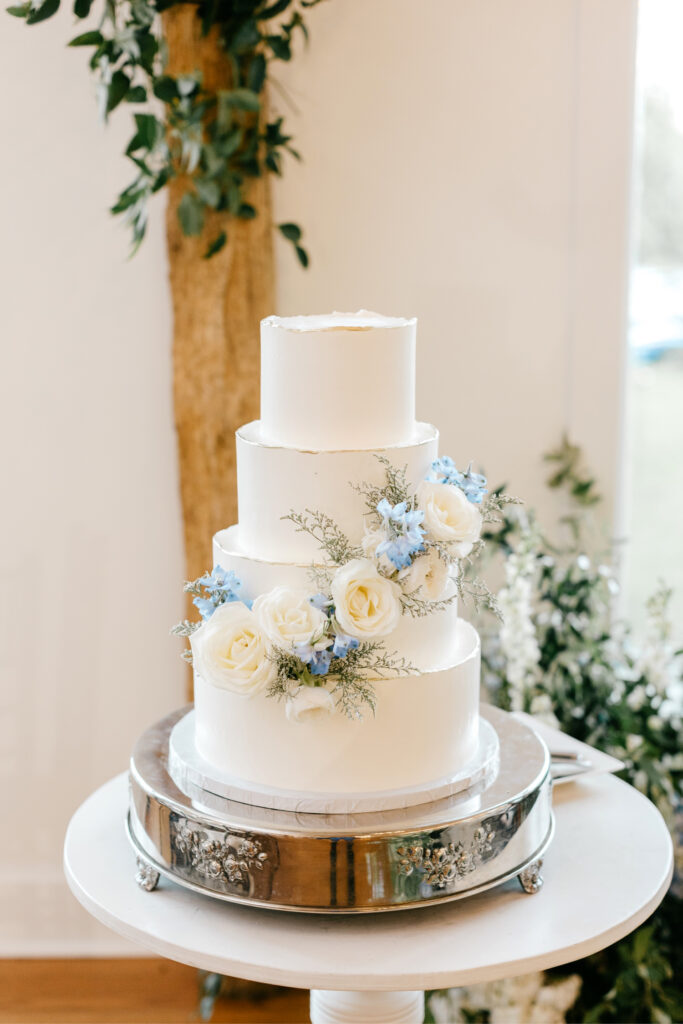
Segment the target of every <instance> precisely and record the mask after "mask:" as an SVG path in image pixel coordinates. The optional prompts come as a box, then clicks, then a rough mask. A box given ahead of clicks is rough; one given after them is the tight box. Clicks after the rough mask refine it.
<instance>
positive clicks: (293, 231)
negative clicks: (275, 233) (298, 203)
mask: <svg viewBox="0 0 683 1024" xmlns="http://www.w3.org/2000/svg"><path fill="white" fill-rule="evenodd" d="M278 228H279V229H280V231H281V233H282V234H283V235H284V236H285V238H286V239H287V240H288V241H289V242H299V241H300V240H301V228H300V227H299V225H298V224H278Z"/></svg>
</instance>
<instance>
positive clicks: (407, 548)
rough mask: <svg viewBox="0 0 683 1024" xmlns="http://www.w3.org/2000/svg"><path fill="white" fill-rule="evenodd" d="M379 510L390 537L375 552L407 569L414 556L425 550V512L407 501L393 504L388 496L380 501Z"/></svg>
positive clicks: (399, 567) (393, 563)
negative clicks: (410, 505)
mask: <svg viewBox="0 0 683 1024" xmlns="http://www.w3.org/2000/svg"><path fill="white" fill-rule="evenodd" d="M377 511H378V513H379V514H380V516H381V517H382V520H383V525H384V528H385V529H386V531H387V533H388V537H387V539H386V540H384V541H382V543H381V544H379V545H378V546H377V550H376V552H375V553H376V554H377V555H386V556H387V558H388V559H389V561H390V562H391V563H392V565H393V566H394V567H395V568H396V569H406V568H407V567H408V566H409V565H410V562H411V559H412V556H413V555H415V554H417V553H418V552H420V551H424V550H425V546H424V543H423V537H424V534H425V531H424V527H423V526H422V520H423V519H424V512H422V511H421V510H420V509H409V508H408V505H407V503H406V502H405V501H401V502H399V503H398V504H397V505H393V506H392V505H391V504H390V502H389V501H387V499H386V498H382V500H381V501H380V502H379V503H378V505H377Z"/></svg>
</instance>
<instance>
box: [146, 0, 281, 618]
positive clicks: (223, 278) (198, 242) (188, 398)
mask: <svg viewBox="0 0 683 1024" xmlns="http://www.w3.org/2000/svg"><path fill="white" fill-rule="evenodd" d="M164 31H165V35H166V39H167V41H168V52H169V63H168V69H169V73H170V74H172V75H178V74H188V73H193V72H195V71H198V72H200V73H201V74H202V76H203V81H204V83H205V85H206V87H207V88H209V89H215V88H221V87H227V86H229V85H230V66H229V63H228V61H227V59H226V57H225V53H224V51H223V50H222V48H221V46H220V43H219V39H218V35H217V33H216V32H215V31H212V32H211V33H209V35H208V36H206V37H202V35H201V32H200V22H199V19H198V18H197V16H196V9H195V8H194V7H193V6H191V5H186V4H179V5H177V6H175V7H172V8H170V10H168V11H167V12H166V13H165V14H164ZM186 184H187V182H186V180H185V179H183V178H177V179H174V180H173V181H171V182H170V184H169V202H168V214H167V238H168V254H169V272H170V281H171V293H172V301H173V318H174V326H173V366H174V385H173V386H174V402H175V421H176V428H177V432H178V452H179V463H180V490H181V500H182V509H183V521H184V539H185V561H186V572H187V578H188V579H195V578H196V577H197V576H199V575H201V573H202V572H204V570H205V569H207V568H210V567H211V538H212V537H213V534H214V533H215V532H216V531H217V530H219V529H222V528H223V527H225V526H228V525H229V524H230V523H233V522H234V521H235V519H236V512H237V498H236V466H235V443H234V432H235V430H236V429H237V427H239V426H241V425H242V424H243V423H247V422H248V421H249V420H252V419H256V418H257V417H258V412H259V321H260V320H261V319H262V318H263V317H265V316H268V315H269V314H270V313H272V312H273V311H274V302H275V298H274V290H275V289H274V262H273V232H272V218H271V205H270V186H269V183H268V180H267V178H265V177H264V178H259V179H254V183H253V186H252V190H251V193H250V194H249V195H248V199H249V201H250V202H251V204H252V205H253V206H254V207H255V208H256V209H257V210H258V216H257V217H256V218H254V219H253V220H237V219H229V218H227V217H226V216H225V215H224V214H217V213H210V214H209V216H208V217H207V223H206V225H205V228H204V231H203V233H202V235H201V236H200V237H198V238H188V237H187V236H185V235H183V233H182V231H181V229H180V225H179V223H178V219H177V213H176V211H177V207H178V203H179V201H180V199H181V197H182V195H183V192H184V190H185V188H186ZM221 230H225V231H226V232H227V235H228V243H227V245H226V246H225V248H224V249H223V250H222V251H221V252H219V253H218V254H217V255H216V256H214V257H212V258H211V259H210V260H206V259H204V258H203V256H204V253H205V251H206V248H207V246H208V244H209V242H210V241H211V240H213V239H214V238H215V237H216V236H217V235H218V234H219V233H220V231H221ZM192 612H193V614H192V617H195V616H196V612H194V610H192Z"/></svg>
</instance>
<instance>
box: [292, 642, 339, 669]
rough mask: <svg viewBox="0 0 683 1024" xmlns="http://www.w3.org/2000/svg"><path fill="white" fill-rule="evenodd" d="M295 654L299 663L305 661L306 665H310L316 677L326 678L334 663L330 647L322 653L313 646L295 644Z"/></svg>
mask: <svg viewBox="0 0 683 1024" xmlns="http://www.w3.org/2000/svg"><path fill="white" fill-rule="evenodd" d="M294 653H295V654H296V656H297V658H298V659H299V661H303V663H304V665H308V667H309V669H310V671H311V675H314V676H324V675H325V674H326V673H327V671H328V669H329V667H330V662H331V661H332V651H331V650H330V648H329V647H326V648H325V649H324V650H322V651H321V650H318V649H317V648H316V647H315V646H314V645H313V644H307V643H297V644H294Z"/></svg>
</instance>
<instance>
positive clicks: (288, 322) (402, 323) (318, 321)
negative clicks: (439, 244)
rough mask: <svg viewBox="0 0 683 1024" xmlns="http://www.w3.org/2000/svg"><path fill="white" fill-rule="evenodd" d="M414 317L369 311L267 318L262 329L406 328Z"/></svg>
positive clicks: (413, 323)
mask: <svg viewBox="0 0 683 1024" xmlns="http://www.w3.org/2000/svg"><path fill="white" fill-rule="evenodd" d="M416 323H417V320H416V319H415V317H401V316H383V315H382V314H381V313H372V312H371V311H370V310H369V309H359V310H358V312H357V313H336V312H335V313H317V314H313V315H307V316H267V317H266V318H265V320H262V321H261V326H262V327H279V328H281V329H282V330H285V331H334V330H340V329H344V328H347V329H352V330H356V331H358V330H361V331H362V330H369V329H370V328H372V327H408V326H410V325H413V326H414V325H415V324H416Z"/></svg>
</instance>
